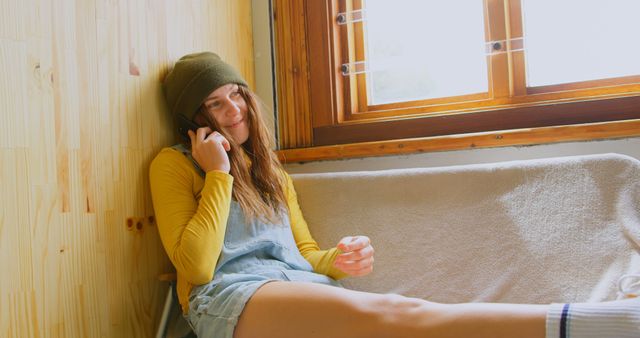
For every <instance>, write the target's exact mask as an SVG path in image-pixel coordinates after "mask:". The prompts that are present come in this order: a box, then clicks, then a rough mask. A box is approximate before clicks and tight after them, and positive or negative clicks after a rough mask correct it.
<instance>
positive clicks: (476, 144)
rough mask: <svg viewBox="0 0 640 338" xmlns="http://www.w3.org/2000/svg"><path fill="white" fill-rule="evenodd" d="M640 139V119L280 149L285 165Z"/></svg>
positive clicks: (279, 152)
mask: <svg viewBox="0 0 640 338" xmlns="http://www.w3.org/2000/svg"><path fill="white" fill-rule="evenodd" d="M638 136H640V119H633V120H624V121H615V122H600V123H587V124H578V125H566V126H557V127H541V128H526V129H514V130H504V131H492V132H484V133H473V134H459V135H447V136H434V137H424V138H411V139H401V140H389V141H376V142H362V143H351V144H340V145H333V146H320V147H310V148H297V149H286V150H278V151H277V154H278V157H279V158H280V161H281V162H282V163H283V164H284V163H296V162H311V161H321V160H338V159H348V158H359V157H374V156H388V155H406V154H413V153H425V152H434V151H452V150H465V149H478V148H493V147H507V146H519V145H520V146H521V145H536V144H549V143H559V142H573V141H590V140H600V139H615V138H626V137H638Z"/></svg>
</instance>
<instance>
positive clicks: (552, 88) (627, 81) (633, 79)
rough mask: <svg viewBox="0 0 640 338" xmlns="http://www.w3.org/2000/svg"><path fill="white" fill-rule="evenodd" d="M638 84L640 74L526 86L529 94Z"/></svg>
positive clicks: (594, 89)
mask: <svg viewBox="0 0 640 338" xmlns="http://www.w3.org/2000/svg"><path fill="white" fill-rule="evenodd" d="M638 84H640V75H629V76H622V77H615V78H608V79H599V80H590V81H581V82H571V83H561V84H555V85H548V86H538V87H529V88H527V94H530V95H531V94H544V93H553V92H567V91H575V90H579V89H587V90H588V89H591V90H593V91H596V90H598V89H599V88H607V87H619V88H622V87H624V86H625V85H626V86H637V85H638Z"/></svg>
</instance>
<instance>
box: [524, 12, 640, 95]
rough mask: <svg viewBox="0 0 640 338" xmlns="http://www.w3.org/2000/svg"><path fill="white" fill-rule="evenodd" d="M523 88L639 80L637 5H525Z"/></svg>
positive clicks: (639, 25)
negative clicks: (609, 80) (621, 78)
mask: <svg viewBox="0 0 640 338" xmlns="http://www.w3.org/2000/svg"><path fill="white" fill-rule="evenodd" d="M522 9H523V11H522V12H523V20H524V34H525V58H526V69H527V86H529V87H535V86H544V85H553V84H561V83H571V82H580V81H588V80H597V79H605V78H613V77H621V76H628V75H638V74H640V43H639V42H638V41H640V37H639V35H640V20H638V15H639V14H640V1H638V0H608V1H603V0H561V1H560V0H523V7H522Z"/></svg>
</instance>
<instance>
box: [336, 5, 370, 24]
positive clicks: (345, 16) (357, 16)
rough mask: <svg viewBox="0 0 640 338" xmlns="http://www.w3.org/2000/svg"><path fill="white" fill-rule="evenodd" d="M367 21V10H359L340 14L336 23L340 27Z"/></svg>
mask: <svg viewBox="0 0 640 338" xmlns="http://www.w3.org/2000/svg"><path fill="white" fill-rule="evenodd" d="M364 20H365V10H364V9H359V10H356V11H351V12H343V13H338V15H337V16H336V21H337V22H338V25H346V24H348V23H353V22H361V21H364Z"/></svg>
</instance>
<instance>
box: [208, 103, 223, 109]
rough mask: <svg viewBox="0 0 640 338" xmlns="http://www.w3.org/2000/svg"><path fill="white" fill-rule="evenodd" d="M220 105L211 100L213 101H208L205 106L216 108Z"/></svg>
mask: <svg viewBox="0 0 640 338" xmlns="http://www.w3.org/2000/svg"><path fill="white" fill-rule="evenodd" d="M219 106H220V102H213V103H209V105H208V106H207V108H208V109H212V108H217V107H219Z"/></svg>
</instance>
